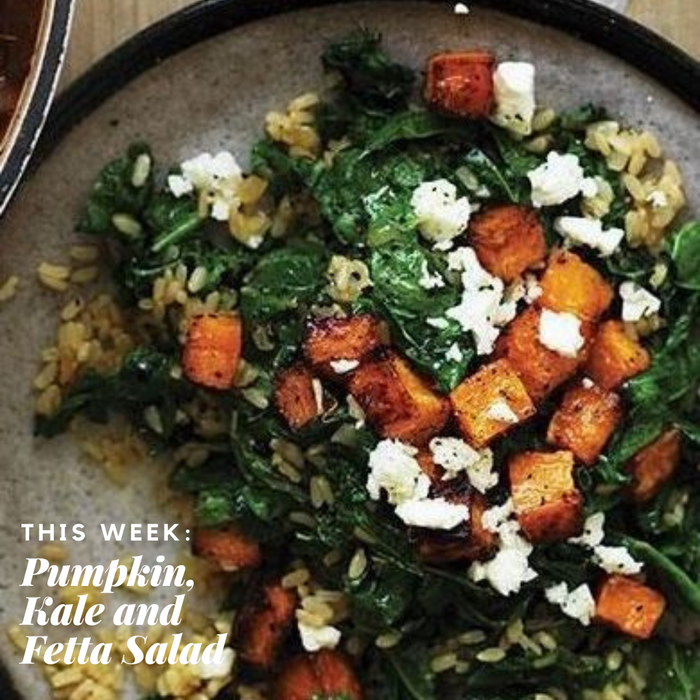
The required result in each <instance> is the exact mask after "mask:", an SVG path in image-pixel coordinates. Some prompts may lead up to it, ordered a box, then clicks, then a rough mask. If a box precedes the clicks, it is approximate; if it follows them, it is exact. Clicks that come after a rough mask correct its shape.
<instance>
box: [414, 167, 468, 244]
mask: <svg viewBox="0 0 700 700" xmlns="http://www.w3.org/2000/svg"><path fill="white" fill-rule="evenodd" d="M411 206H412V207H413V212H414V214H415V215H416V219H417V221H418V229H419V230H420V232H421V234H422V235H423V237H424V238H425V239H427V240H428V241H431V242H433V243H440V242H447V241H451V240H452V239H453V238H455V237H456V236H459V235H460V234H461V233H462V232H464V231H465V230H466V228H467V224H468V223H469V216H470V214H471V206H470V204H469V200H468V199H467V198H466V197H460V198H457V188H456V187H455V186H454V185H453V184H452V183H451V182H449V181H447V180H434V181H432V182H423V183H422V184H420V185H418V187H417V188H416V189H415V190H414V192H413V196H412V197H411Z"/></svg>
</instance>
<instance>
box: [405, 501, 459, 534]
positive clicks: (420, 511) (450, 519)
mask: <svg viewBox="0 0 700 700" xmlns="http://www.w3.org/2000/svg"><path fill="white" fill-rule="evenodd" d="M396 515H398V516H399V518H401V520H403V522H404V523H406V525H411V526H413V527H424V528H429V529H431V530H452V529H453V528H455V527H457V526H458V525H459V524H460V523H463V522H464V521H465V520H467V518H468V517H469V508H468V507H467V506H466V505H464V504H463V503H450V502H449V501H446V500H445V499H444V498H424V499H421V500H418V501H406V502H405V503H401V504H400V505H398V506H397V507H396Z"/></svg>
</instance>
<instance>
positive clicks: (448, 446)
mask: <svg viewBox="0 0 700 700" xmlns="http://www.w3.org/2000/svg"><path fill="white" fill-rule="evenodd" d="M430 454H431V455H432V457H433V461H434V462H435V464H437V465H438V466H439V467H442V468H443V469H444V470H445V475H444V476H443V480H444V481H447V480H449V479H454V478H455V477H456V476H457V475H459V474H460V473H462V472H466V473H467V477H468V478H469V482H470V483H471V485H472V486H473V487H474V488H475V489H476V490H477V491H479V492H480V493H486V491H488V490H489V489H490V488H493V487H494V486H495V485H496V484H497V483H498V474H497V473H496V472H495V471H493V453H492V452H491V450H490V449H488V448H484V449H483V450H475V449H474V448H473V447H472V446H471V445H469V444H468V443H466V442H465V441H464V440H462V439H460V438H452V437H437V438H433V439H432V440H431V441H430Z"/></svg>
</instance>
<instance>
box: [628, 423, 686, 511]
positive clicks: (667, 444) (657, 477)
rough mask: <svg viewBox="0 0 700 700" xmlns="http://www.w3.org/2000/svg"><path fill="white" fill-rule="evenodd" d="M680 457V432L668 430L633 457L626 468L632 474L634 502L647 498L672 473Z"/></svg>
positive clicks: (631, 491) (653, 493) (658, 489)
mask: <svg viewBox="0 0 700 700" xmlns="http://www.w3.org/2000/svg"><path fill="white" fill-rule="evenodd" d="M680 460H681V434H680V432H679V431H678V430H675V429H674V430H667V431H666V432H665V433H664V434H663V435H661V437H659V438H657V439H656V440H654V442H652V443H651V444H650V445H647V446H646V447H644V448H643V449H642V450H640V451H639V452H637V454H636V455H635V456H634V457H632V459H631V460H630V461H629V464H628V465H627V470H628V471H629V473H630V474H631V475H632V483H631V484H630V486H629V489H628V491H629V493H630V495H631V496H632V498H633V499H634V500H635V501H637V503H646V502H647V501H650V500H651V499H652V498H654V496H656V494H657V493H659V491H660V490H661V489H662V488H663V486H664V484H665V483H667V482H668V480H669V479H670V478H671V477H672V476H673V475H674V473H675V471H676V469H677V468H678V464H679V463H680Z"/></svg>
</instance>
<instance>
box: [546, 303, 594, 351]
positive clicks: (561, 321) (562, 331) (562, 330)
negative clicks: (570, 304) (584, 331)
mask: <svg viewBox="0 0 700 700" xmlns="http://www.w3.org/2000/svg"><path fill="white" fill-rule="evenodd" d="M539 340H540V343H542V345H544V346H545V347H546V348H548V349H549V350H552V351H554V352H556V353H557V354H559V355H562V356H563V357H576V355H578V352H579V350H580V349H581V348H582V347H583V345H584V342H585V341H584V338H583V336H582V335H581V321H580V320H579V319H578V318H576V316H574V315H573V314H570V313H567V312H561V313H560V312H557V311H550V310H549V309H542V313H541V315H540V327H539Z"/></svg>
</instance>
